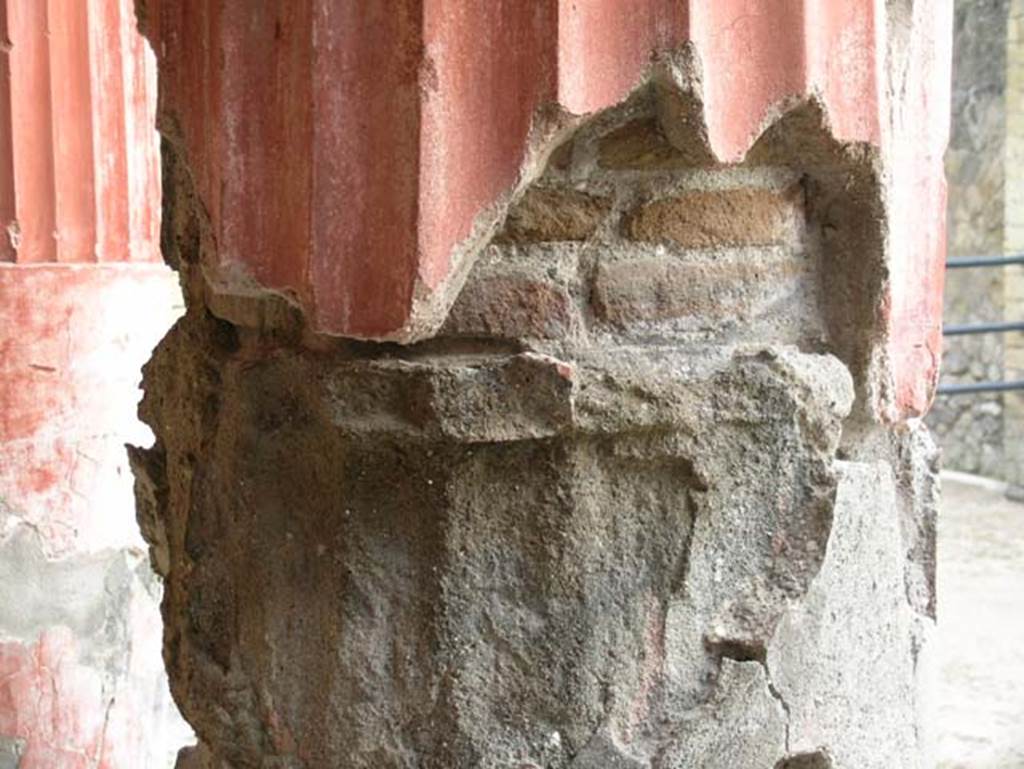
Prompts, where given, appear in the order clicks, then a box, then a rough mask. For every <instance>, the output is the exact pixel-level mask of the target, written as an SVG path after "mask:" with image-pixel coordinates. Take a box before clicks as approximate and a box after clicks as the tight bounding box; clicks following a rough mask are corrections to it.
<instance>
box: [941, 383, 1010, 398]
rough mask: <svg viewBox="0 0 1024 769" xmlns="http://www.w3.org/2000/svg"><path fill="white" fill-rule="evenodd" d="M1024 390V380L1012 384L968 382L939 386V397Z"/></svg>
mask: <svg viewBox="0 0 1024 769" xmlns="http://www.w3.org/2000/svg"><path fill="white" fill-rule="evenodd" d="M1009 390H1024V379H1018V380H1016V381H1010V382H968V383H966V384H944V385H939V389H938V391H937V392H938V394H939V395H967V394H970V393H998V392H1007V391H1009Z"/></svg>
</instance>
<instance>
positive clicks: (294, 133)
mask: <svg viewBox="0 0 1024 769" xmlns="http://www.w3.org/2000/svg"><path fill="white" fill-rule="evenodd" d="M147 8H148V11H147V13H148V18H147V22H146V31H147V34H148V35H149V37H150V39H151V40H153V41H155V43H156V48H157V50H158V53H159V56H160V60H161V66H162V69H161V72H162V77H163V85H162V91H161V93H162V96H161V99H162V112H163V115H164V116H165V119H166V120H167V122H168V124H171V123H173V125H174V126H176V129H175V130H177V131H180V135H181V136H180V138H181V139H182V141H183V146H184V149H185V151H186V153H187V154H188V156H189V158H190V164H191V166H192V168H193V169H194V170H195V171H196V173H197V175H198V182H199V191H200V195H201V197H202V199H203V200H204V202H205V203H206V205H207V209H208V210H209V212H210V214H211V218H212V221H213V226H214V231H215V233H216V236H217V243H218V259H220V263H219V265H217V267H218V271H219V275H218V278H219V281H220V283H221V287H222V290H225V291H228V292H230V291H250V290H251V289H252V288H253V286H254V284H255V285H258V286H262V287H264V288H267V289H271V290H275V291H280V292H284V293H286V294H289V295H291V296H293V297H295V298H296V299H297V300H298V301H299V302H300V303H301V304H302V306H303V307H304V308H305V310H306V311H307V313H308V314H309V316H310V318H311V321H312V323H313V325H314V327H315V328H316V329H318V330H320V331H323V332H326V333H331V334H338V335H347V336H357V337H369V338H391V337H398V338H402V337H404V336H408V334H409V333H410V329H412V328H414V327H416V325H417V320H419V319H418V318H417V317H416V316H415V313H416V312H417V311H418V310H417V304H416V299H417V298H423V297H424V296H425V295H427V296H429V295H430V294H431V293H432V292H435V291H438V290H440V289H441V288H443V286H444V285H445V284H446V281H448V280H450V279H451V278H452V276H453V274H454V272H455V271H456V270H457V268H458V258H459V247H460V244H462V243H464V242H465V241H466V239H467V237H468V236H469V235H470V233H471V232H472V229H473V226H474V223H476V222H477V221H478V219H479V217H480V216H481V215H482V214H483V213H484V212H485V211H486V209H487V208H488V207H489V206H491V205H493V204H494V203H496V202H497V201H498V200H499V199H500V198H501V196H502V195H503V194H505V193H507V192H508V191H509V189H511V187H512V186H513V185H514V184H515V183H516V181H517V179H518V177H519V174H520V172H521V169H522V167H523V163H524V161H525V159H526V149H527V144H528V137H529V135H530V131H531V126H533V125H534V123H535V121H536V118H537V116H538V115H539V114H540V113H541V111H543V110H544V109H545V108H548V112H549V113H550V111H551V110H550V107H551V106H553V105H557V106H558V107H559V108H560V109H562V110H564V111H565V112H568V113H572V114H577V115H579V114H585V113H590V112H593V111H596V110H598V109H601V108H604V107H607V106H610V105H611V104H614V103H615V102H617V101H619V100H621V99H622V98H623V96H625V94H626V93H628V91H629V90H630V89H631V88H632V87H633V86H635V85H636V84H637V83H639V82H640V81H641V79H642V78H643V76H644V72H645V70H646V69H647V67H648V64H649V62H650V60H651V57H652V56H653V55H654V54H655V53H657V52H659V51H665V50H667V49H672V48H675V47H677V46H678V45H680V44H682V43H684V42H690V43H692V44H693V46H694V48H695V50H696V52H697V55H698V58H699V60H700V65H701V71H702V77H703V89H704V93H703V96H704V100H705V115H706V120H707V123H708V128H709V138H710V140H711V144H712V147H713V149H714V151H715V152H716V154H717V155H718V157H719V158H720V159H721V160H722V161H724V162H732V161H737V160H739V159H741V158H742V157H743V155H744V154H745V152H746V151H747V149H749V147H750V146H751V144H752V143H753V141H754V140H755V139H756V137H757V136H758V134H759V133H760V132H761V131H762V130H763V129H764V128H765V127H766V125H767V124H769V123H770V122H771V121H772V120H773V119H775V118H777V117H778V116H779V114H780V113H781V112H783V111H784V110H785V109H786V108H787V107H788V106H791V105H792V104H794V103H796V102H797V101H799V100H801V99H806V98H808V97H809V96H811V95H814V96H816V97H817V98H819V99H821V100H822V102H823V103H824V106H825V108H826V111H827V114H828V118H829V121H830V125H831V127H832V130H833V132H834V134H835V135H836V136H837V138H839V139H841V140H846V141H863V142H870V143H872V144H875V145H877V146H880V147H882V148H883V149H884V150H886V151H890V152H891V151H893V148H894V146H895V144H896V143H897V142H898V139H897V137H898V135H901V132H905V131H906V130H907V128H908V127H910V126H912V125H914V124H930V123H933V122H935V121H936V120H938V119H942V120H944V119H945V117H946V116H945V114H943V115H941V118H939V117H936V115H937V114H938V108H939V107H940V106H941V105H940V104H937V103H932V101H929V100H928V99H926V100H924V101H922V102H920V103H918V102H917V101H915V103H914V104H913V105H904V106H905V108H906V109H910V110H913V111H914V115H915V116H913V117H911V116H910V115H909V114H908V115H905V116H904V117H905V118H906V119H904V120H902V122H898V123H897V122H894V121H893V119H892V114H891V109H890V104H889V102H888V97H887V93H888V91H889V90H890V86H891V84H890V83H889V82H888V80H887V78H888V74H887V73H888V72H889V71H890V70H895V67H894V66H893V65H892V64H891V63H889V62H887V60H886V57H887V56H888V55H889V52H890V47H889V46H888V42H889V41H888V40H887V39H886V38H885V37H884V35H885V34H886V32H885V30H886V29H887V28H889V27H892V28H893V30H894V32H893V33H892V34H896V33H898V32H899V29H898V28H899V24H898V23H897V22H896V21H893V22H892V23H890V21H889V20H887V18H886V14H887V13H888V12H887V11H886V6H885V5H884V4H881V3H877V2H874V0H851V1H850V2H844V3H833V2H831V1H830V0H716V2H714V3H708V2H703V1H702V0H701V1H700V2H698V1H697V0H691V1H690V2H674V1H672V0H637V2H635V3H629V4H628V11H625V10H624V5H623V4H622V3H621V2H618V0H589V2H579V1H578V0H577V1H575V2H573V1H572V0H545V1H544V2H535V3H523V2H515V1H514V0H466V2H460V3H451V2H445V0H402V1H401V2H398V3H394V4H388V5H387V7H386V9H385V6H384V4H376V3H353V2H351V0H301V1H300V2H294V3H282V2H279V3H276V4H275V3H269V4H262V5H261V6H260V9H259V10H258V11H253V10H252V7H251V5H250V4H249V3H247V2H245V1H244V0H223V2H220V3H217V4H211V3H205V2H201V1H200V0H181V2H173V3H172V2H168V1H167V0H153V1H152V2H150V3H148V5H147ZM914 9H915V13H918V14H919V15H920V16H921V17H922V23H924V24H925V26H928V25H929V24H930V22H928V21H927V20H924V17H925V16H927V15H928V14H931V15H933V16H934V17H935V18H937V19H938V20H939V21H937V22H934V24H938V25H942V24H945V23H947V22H946V21H945V19H947V18H948V17H949V16H950V15H951V7H950V4H949V0H929V1H928V2H920V3H917V4H915V5H914ZM894 16H895V14H894ZM934 24H932V25H933V26H934ZM310 41H312V43H313V45H312V46H310V44H309V43H310ZM918 42H919V43H920V48H919V49H918V51H917V53H918V54H919V57H918V59H917V61H918V62H919V64H918V65H915V66H918V68H919V69H920V71H919V72H918V73H917V75H916V77H917V79H918V80H917V81H918V82H920V83H921V84H922V87H924V88H925V89H926V90H931V91H935V96H934V100H935V101H938V102H941V101H942V100H943V98H944V97H943V95H942V92H943V91H945V90H948V84H947V83H944V82H941V80H942V72H943V68H944V67H946V66H947V65H946V64H945V62H946V60H948V52H949V41H948V40H947V39H945V38H944V37H943V36H942V35H941V34H935V35H932V36H931V37H928V38H927V39H924V38H923V39H921V40H919V41H918ZM314 54H315V55H314ZM310 95H311V96H312V98H310ZM900 151H901V152H904V153H905V152H910V153H911V156H912V157H913V158H914V159H912V160H910V161H909V162H910V163H911V164H912V165H914V166H915V167H916V166H917V165H919V161H918V158H920V167H921V170H920V172H919V173H920V179H919V180H918V181H917V182H913V181H911V180H910V176H911V175H913V174H906V175H902V176H901V177H900V179H901V181H900V182H899V183H901V184H902V183H904V182H905V183H906V184H908V185H910V186H915V185H916V186H921V185H925V186H928V185H929V184H930V185H931V186H932V187H934V188H937V187H938V186H941V182H940V181H939V180H938V174H939V170H940V169H939V167H938V166H937V165H935V164H934V163H930V162H929V161H927V160H925V159H924V158H923V155H922V154H921V153H919V152H918V150H917V149H915V148H913V147H911V146H910V145H905V146H903V149H902V150H900ZM924 154H927V155H928V157H931V155H932V154H933V153H932V148H931V147H929V149H928V151H927V153H924ZM933 192H934V191H933ZM918 216H919V217H920V220H924V221H925V222H927V225H928V227H927V229H929V230H932V231H934V230H935V229H936V228H938V227H939V226H940V225H939V222H940V221H941V219H942V216H943V210H942V208H941V206H940V201H939V198H938V195H937V194H930V195H928V196H926V197H924V198H923V199H921V201H920V214H917V213H915V214H914V217H915V218H917V217H918ZM920 220H919V224H920V223H921V221H920ZM922 248H923V247H922ZM917 249H918V246H916V245H915V246H913V247H912V248H911V250H912V251H914V253H917ZM927 253H928V254H929V256H928V257H927V258H928V259H931V261H930V262H928V263H927V264H925V263H924V261H919V262H918V263H917V266H918V268H919V269H925V270H926V272H927V273H928V274H929V275H931V274H933V273H934V272H935V270H936V269H938V268H936V267H935V266H934V265H933V264H932V262H934V261H936V260H938V259H940V257H941V254H940V253H939V251H938V250H936V249H935V248H932V247H931V246H929V247H928V249H927ZM894 258H896V259H911V260H924V259H925V257H924V256H920V257H918V256H911V255H909V253H894ZM893 289H894V291H907V292H909V293H910V295H911V296H908V297H897V296H895V295H894V296H893V297H892V300H891V303H892V308H893V310H894V311H895V312H897V314H896V315H894V316H893V323H894V325H893V330H894V332H895V336H894V338H893V341H892V345H891V354H892V360H893V361H894V362H895V364H896V365H897V367H904V368H905V367H908V366H909V367H917V366H918V365H919V363H920V360H919V359H918V357H915V356H917V354H916V353H912V352H908V350H917V349H922V348H921V346H922V345H924V346H925V347H927V346H928V345H930V344H931V340H932V338H933V335H934V334H935V330H936V329H937V328H938V327H939V316H938V314H937V313H936V312H935V311H934V308H935V307H937V298H936V297H937V296H938V293H937V291H938V286H937V284H936V282H935V281H934V280H930V281H929V282H927V283H926V284H921V285H908V284H899V285H897V284H895V283H894V284H893ZM417 292H419V293H418V294H417ZM925 293H927V294H928V296H927V297H925V296H924V294H925ZM918 295H920V297H919V298H915V297H918ZM911 306H913V307H914V308H916V309H913V310H911V309H910V308H911ZM910 316H913V320H911V317H910ZM921 360H923V359H921ZM930 377H931V373H929V372H928V371H911V372H908V371H906V370H903V369H900V370H899V371H897V372H896V378H897V379H898V380H899V381H900V382H901V384H899V385H898V387H897V391H898V393H899V397H900V399H901V403H902V404H903V407H904V408H905V409H906V410H907V411H909V412H914V411H917V410H919V409H920V408H921V407H922V404H924V403H925V402H927V400H928V398H929V397H930V395H929V393H930V386H927V385H926V386H924V387H918V386H917V385H914V384H912V383H911V382H910V380H912V379H915V378H916V380H918V381H923V382H930V381H931V380H930ZM918 391H920V392H918Z"/></svg>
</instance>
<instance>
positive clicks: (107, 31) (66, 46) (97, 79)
mask: <svg viewBox="0 0 1024 769" xmlns="http://www.w3.org/2000/svg"><path fill="white" fill-rule="evenodd" d="M0 33H2V34H3V38H4V40H5V41H6V44H5V46H4V47H3V49H2V50H0V228H2V229H0V262H18V263H22V264H27V263H35V262H55V261H60V262H112V261H134V262H159V261H160V252H159V216H160V214H159V211H160V194H159V178H160V174H159V162H160V161H159V150H158V145H157V143H156V141H155V140H154V139H153V138H152V137H151V136H149V135H145V134H149V133H150V132H151V131H152V123H153V119H152V116H153V113H154V111H155V105H156V63H155V59H154V57H153V55H152V54H151V53H149V52H148V51H147V50H146V49H145V48H144V47H143V46H144V44H143V42H142V41H141V40H140V39H139V36H138V34H137V33H136V32H135V13H134V6H133V3H132V2H131V0H39V1H38V2H36V0H0ZM7 72H9V74H10V78H9V80H7V79H6V78H4V77H3V75H4V74H5V73H7ZM140 126H145V134H143V133H142V132H141V131H140V130H139V127H140Z"/></svg>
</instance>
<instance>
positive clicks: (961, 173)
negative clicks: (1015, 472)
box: [928, 0, 1010, 478]
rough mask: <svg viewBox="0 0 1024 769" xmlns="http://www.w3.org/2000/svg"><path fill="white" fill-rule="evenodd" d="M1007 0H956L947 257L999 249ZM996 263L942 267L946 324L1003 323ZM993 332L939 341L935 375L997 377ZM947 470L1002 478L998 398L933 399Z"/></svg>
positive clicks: (949, 379) (998, 349)
mask: <svg viewBox="0 0 1024 769" xmlns="http://www.w3.org/2000/svg"><path fill="white" fill-rule="evenodd" d="M1009 4H1010V0H957V3H956V11H955V22H954V23H955V27H954V33H953V34H954V38H953V50H954V55H953V118H952V134H951V136H950V144H949V150H948V152H947V155H946V169H947V175H948V179H949V218H948V238H949V255H950V256H962V255H970V254H998V253H1002V250H1003V231H1004V220H1003V210H1004V199H1003V194H1004V170H1005V168H1006V165H1005V159H1004V148H1005V140H1006V19H1007V12H1008V8H1009ZM1003 281H1004V270H1003V269H998V268H996V269H968V270H951V271H949V272H948V273H947V275H946V298H945V309H944V319H945V322H946V323H971V322H981V321H998V320H1002V319H1003V290H1004V287H1003ZM1004 343H1005V337H1004V336H1003V335H1000V334H983V335H971V336H962V337H947V338H946V340H945V344H944V351H943V363H942V381H943V382H945V383H953V382H975V381H983V380H985V381H996V380H1001V379H1003V378H1004V367H1003V345H1004ZM928 423H929V425H930V426H931V427H932V429H933V430H934V431H935V434H936V438H937V439H938V440H939V442H940V443H941V445H942V452H943V464H944V466H945V467H947V468H951V469H955V470H964V471H967V472H973V473H980V474H982V475H988V476H993V477H1000V478H1001V477H1005V472H1006V462H1005V458H1004V454H1003V450H1002V449H1003V397H1002V396H1001V395H1000V394H998V393H985V394H977V395H959V396H952V397H951V396H941V395H940V396H938V397H937V398H936V402H935V406H934V407H933V409H932V412H931V414H930V416H929V417H928Z"/></svg>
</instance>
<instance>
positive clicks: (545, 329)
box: [444, 272, 575, 339]
mask: <svg viewBox="0 0 1024 769" xmlns="http://www.w3.org/2000/svg"><path fill="white" fill-rule="evenodd" d="M572 304H573V303H572V299H571V298H570V297H569V295H568V293H567V292H566V291H565V289H564V288H563V287H562V286H560V285H558V284H557V283H554V282H551V281H545V280H542V279H540V278H537V277H534V276H532V275H528V274H523V273H515V272H503V273H498V274H494V275H489V276H485V277H471V278H470V282H469V283H468V284H467V285H466V287H465V288H464V289H463V291H462V293H461V294H460V295H459V298H458V300H457V301H456V302H455V306H454V307H452V311H451V314H450V315H449V317H448V322H447V324H446V325H445V328H444V333H450V334H455V335H458V336H493V337H500V338H503V339H520V338H536V339H557V338H562V337H564V336H566V335H567V334H568V333H569V331H570V329H571V328H572V316H573V314H574V312H575V310H574V308H573V306H572Z"/></svg>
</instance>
